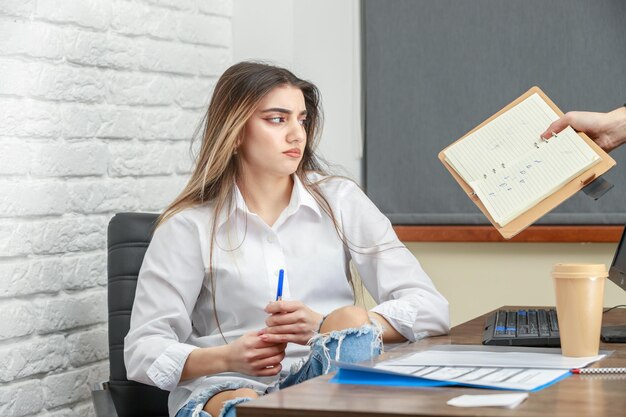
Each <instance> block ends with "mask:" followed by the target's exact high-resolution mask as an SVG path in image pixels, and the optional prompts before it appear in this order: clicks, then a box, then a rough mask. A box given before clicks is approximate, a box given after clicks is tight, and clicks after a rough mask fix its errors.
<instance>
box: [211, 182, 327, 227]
mask: <svg viewBox="0 0 626 417" xmlns="http://www.w3.org/2000/svg"><path fill="white" fill-rule="evenodd" d="M291 177H292V178H293V188H292V189H291V199H290V200H289V204H288V205H287V207H286V208H285V210H286V214H287V215H288V216H291V215H292V214H294V213H295V212H297V211H298V210H299V209H300V207H302V206H305V207H308V208H309V209H311V210H312V211H313V212H314V213H315V214H317V215H318V216H319V217H321V216H322V212H321V211H320V206H319V204H318V203H317V201H315V198H313V196H312V195H311V193H309V191H307V189H306V188H305V187H304V184H302V181H301V180H300V178H299V177H298V176H297V175H296V174H293V175H292V176H291ZM235 211H239V212H241V213H244V214H245V213H250V210H249V209H248V206H247V205H246V201H245V200H244V198H243V194H241V190H240V189H239V187H238V186H237V184H235V186H234V188H233V195H232V198H231V201H230V203H226V205H225V206H224V207H222V210H221V213H220V215H219V216H218V218H217V225H216V226H217V229H220V228H221V227H222V226H223V225H224V224H225V223H226V221H227V220H228V219H229V218H230V217H231V216H232V215H233V213H234V212H235Z"/></svg>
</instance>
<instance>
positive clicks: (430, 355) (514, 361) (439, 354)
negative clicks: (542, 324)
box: [381, 349, 605, 370]
mask: <svg viewBox="0 0 626 417" xmlns="http://www.w3.org/2000/svg"><path fill="white" fill-rule="evenodd" d="M604 356H605V355H597V356H590V357H584V358H570V357H567V356H563V355H561V351H560V349H554V352H553V353H543V352H541V353H540V352H537V353H533V352H527V351H523V352H515V351H513V352H510V351H506V350H502V351H500V352H493V351H475V350H467V351H463V350H457V351H445V350H426V351H422V352H416V353H413V354H410V355H407V356H401V357H399V358H396V359H390V360H388V361H384V362H381V364H385V365H387V366H389V365H396V366H397V365H410V366H469V367H472V366H473V367H484V366H487V367H497V368H543V369H566V370H570V369H573V368H584V367H585V366H587V365H589V364H590V363H593V362H596V361H598V360H600V359H602V358H604Z"/></svg>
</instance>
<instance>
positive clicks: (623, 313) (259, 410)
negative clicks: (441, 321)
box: [237, 309, 626, 417]
mask: <svg viewBox="0 0 626 417" xmlns="http://www.w3.org/2000/svg"><path fill="white" fill-rule="evenodd" d="M485 317H486V315H484V316H480V317H477V318H475V319H474V320H471V321H468V322H466V323H463V324H461V325H459V326H456V327H454V328H453V329H452V331H451V332H450V334H449V335H448V336H440V337H433V338H428V339H425V340H422V341H420V342H417V343H414V344H412V345H407V346H403V347H402V348H400V349H397V350H395V351H392V352H389V353H386V354H385V356H384V357H383V358H389V357H391V356H397V355H400V354H403V353H406V352H409V351H417V350H421V349H425V348H427V347H428V346H432V345H439V344H479V343H481V337H482V329H483V326H484V323H485ZM624 323H626V309H615V310H612V311H610V312H608V313H606V314H605V317H604V324H607V325H611V324H624ZM600 348H601V349H606V350H615V353H613V355H611V356H610V357H608V358H605V359H603V360H602V361H600V362H597V363H596V364H594V365H592V366H595V367H626V344H624V343H610V344H608V343H607V344H604V343H603V344H601V347H600ZM330 378H331V376H330V375H325V376H322V377H319V378H315V379H312V380H310V381H306V382H304V383H302V384H300V385H296V386H293V387H290V388H287V389H285V390H283V391H279V392H276V393H273V394H270V395H267V396H265V397H262V398H260V399H258V400H254V401H251V402H249V403H246V404H243V405H241V406H239V407H237V416H239V417H250V416H257V417H258V416H280V417H290V416H305V417H306V416H316V417H335V416H354V417H356V416H359V417H373V416H376V417H380V416H398V415H403V416H507V417H508V416H511V417H514V416H551V417H561V416H562V417H570V416H593V417H601V416H611V417H614V416H626V375H624V374H622V375H573V376H571V377H569V378H566V379H565V380H563V381H560V382H558V383H556V384H554V385H552V386H550V387H548V388H545V389H543V390H541V391H538V392H533V393H530V397H529V398H528V399H527V400H526V401H525V402H524V403H522V404H521V405H519V406H518V407H517V408H515V409H513V410H509V409H503V408H487V407H482V408H457V407H451V406H448V405H446V402H447V401H448V400H449V399H451V398H454V397H457V396H459V395H462V394H488V393H494V392H496V391H493V390H483V389H474V388H398V387H379V386H366V385H343V384H334V383H329V382H328V380H329V379H330ZM506 392H509V391H506Z"/></svg>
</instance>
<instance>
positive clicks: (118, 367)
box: [92, 213, 168, 417]
mask: <svg viewBox="0 0 626 417" xmlns="http://www.w3.org/2000/svg"><path fill="white" fill-rule="evenodd" d="M157 217H158V215H157V214H150V213H119V214H116V215H115V216H114V217H113V218H112V219H111V221H110V222H109V230H108V245H107V246H108V278H109V279H108V297H109V300H108V306H109V361H110V376H109V381H108V382H105V383H103V384H97V385H96V386H94V387H92V398H93V403H94V408H95V411H96V415H97V416H98V417H167V416H168V411H167V396H168V392H167V391H163V390H160V389H158V388H156V387H152V386H148V385H144V384H140V383H138V382H134V381H129V380H128V379H127V378H126V366H125V365H124V337H125V336H126V334H127V333H128V329H129V327H130V313H131V310H132V307H133V301H134V300H135V288H136V286H137V275H138V274H139V269H140V268H141V263H142V262H143V257H144V255H145V253H146V249H147V247H148V244H149V243H150V239H151V238H152V232H153V230H154V225H155V222H156V219H157Z"/></svg>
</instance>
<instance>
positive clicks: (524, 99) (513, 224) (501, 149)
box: [439, 87, 615, 239]
mask: <svg viewBox="0 0 626 417" xmlns="http://www.w3.org/2000/svg"><path fill="white" fill-rule="evenodd" d="M561 115H563V113H562V112H561V111H560V110H559V108H558V107H557V106H556V105H555V104H554V103H553V102H552V101H551V100H550V99H549V98H548V97H547V96H546V95H545V93H543V91H541V89H539V88H538V87H533V88H531V89H530V90H528V91H527V92H526V93H525V94H523V95H522V96H521V97H519V98H518V99H516V100H515V101H513V102H512V103H511V104H509V105H508V106H506V107H505V108H503V109H502V110H500V111H499V112H498V113H496V114H495V115H493V116H492V117H490V118H489V119H488V120H486V121H485V122H483V123H482V124H480V125H479V126H478V127H476V128H475V129H473V130H472V131H471V132H469V133H468V134H467V135H465V136H463V137H462V138H461V139H459V140H457V141H456V142H454V143H453V144H452V145H450V146H448V147H447V148H445V149H444V150H443V151H441V152H440V153H439V159H440V160H441V161H442V163H443V164H444V166H445V167H446V168H447V169H448V171H450V173H451V174H452V176H453V177H454V178H455V179H456V180H457V182H458V183H459V184H460V185H461V187H462V188H463V190H464V191H465V192H466V193H467V194H468V196H469V197H470V199H471V200H472V201H474V203H475V204H476V205H477V206H478V208H479V209H480V210H481V211H482V212H483V213H484V214H485V216H487V218H488V219H489V221H490V222H491V223H492V224H493V225H494V226H495V228H496V229H497V230H498V231H499V232H500V234H501V235H502V236H503V237H504V238H506V239H510V238H511V237H513V236H515V235H516V234H518V233H519V232H521V231H522V230H524V229H525V228H526V227H528V226H530V225H531V224H532V223H534V222H535V221H536V220H538V219H539V218H541V217H542V216H543V215H544V214H546V213H548V212H549V211H550V210H552V209H554V208H555V207H556V206H558V205H559V204H561V203H562V202H563V201H565V200H566V199H568V198H569V197H571V196H572V195H574V194H575V193H576V192H577V191H579V190H580V189H582V188H583V187H584V186H585V185H587V184H589V183H590V182H591V181H593V180H594V179H596V178H597V177H599V176H600V175H602V174H604V173H605V172H606V171H608V170H609V169H610V168H612V167H613V166H614V165H615V161H614V160H613V159H612V158H611V157H610V156H609V155H608V154H607V153H606V152H604V151H603V150H602V149H601V148H600V147H599V146H598V145H596V144H595V142H593V141H592V140H591V139H589V138H588V137H587V136H586V135H585V134H583V133H577V132H576V131H574V129H572V128H571V127H567V128H566V129H564V130H563V131H562V132H560V133H559V134H558V135H554V136H553V137H552V138H551V139H550V140H548V141H545V140H543V139H541V138H540V134H541V133H543V132H544V131H545V129H546V128H547V127H548V126H549V125H550V124H551V123H552V122H553V121H554V120H556V119H558V118H559V117H560V116H561Z"/></svg>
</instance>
